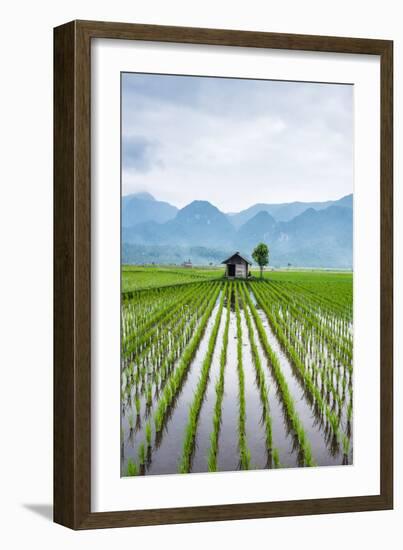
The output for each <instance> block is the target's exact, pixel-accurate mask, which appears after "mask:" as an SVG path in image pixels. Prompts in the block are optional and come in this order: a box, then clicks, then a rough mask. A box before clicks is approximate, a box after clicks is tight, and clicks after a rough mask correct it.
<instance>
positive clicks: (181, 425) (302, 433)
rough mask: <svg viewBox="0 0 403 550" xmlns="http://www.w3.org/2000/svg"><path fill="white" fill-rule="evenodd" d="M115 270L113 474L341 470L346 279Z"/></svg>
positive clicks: (346, 437)
mask: <svg viewBox="0 0 403 550" xmlns="http://www.w3.org/2000/svg"><path fill="white" fill-rule="evenodd" d="M223 274H224V270H223V268H220V269H214V268H206V269H203V268H178V267H172V268H171V267H166V268H160V267H155V266H152V267H137V266H124V267H123V270H122V291H123V294H122V297H123V299H122V367H121V405H122V414H121V446H122V448H121V474H122V475H123V476H127V475H129V476H133V475H145V474H147V475H149V474H168V473H188V472H207V471H229V470H237V469H263V468H279V467H312V466H324V465H326V466H330V465H342V464H351V463H352V460H353V434H352V416H353V405H352V404H353V362H352V357H353V325H352V318H353V310H352V306H353V284H352V283H353V276H352V273H342V272H330V271H310V270H303V271H291V270H284V271H267V272H265V273H264V278H263V280H260V279H259V278H258V274H259V273H258V271H255V270H254V271H253V275H256V277H252V278H251V279H250V280H248V281H227V280H226V279H225V278H224V277H223Z"/></svg>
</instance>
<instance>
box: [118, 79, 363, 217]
mask: <svg viewBox="0 0 403 550" xmlns="http://www.w3.org/2000/svg"><path fill="white" fill-rule="evenodd" d="M122 186H123V188H122V192H123V194H124V195H127V194H130V193H136V192H140V191H147V192H149V193H151V194H152V195H154V196H155V198H157V199H158V200H164V201H168V202H170V203H171V204H174V205H175V206H178V207H183V206H185V205H186V204H188V203H189V202H191V201H193V200H196V199H197V200H208V201H210V202H211V203H213V204H214V205H215V206H217V207H218V208H220V209H221V210H223V211H225V212H235V211H239V210H242V209H244V208H247V207H248V206H250V205H252V204H254V203H257V202H266V203H277V202H290V201H312V200H315V201H319V200H328V199H337V198H340V197H342V196H343V195H347V194H348V193H351V192H352V190H353V88H352V86H349V85H340V84H316V83H301V82H282V81H267V80H246V79H245V80H242V79H225V78H206V77H190V76H170V75H146V74H133V73H125V74H123V75H122Z"/></svg>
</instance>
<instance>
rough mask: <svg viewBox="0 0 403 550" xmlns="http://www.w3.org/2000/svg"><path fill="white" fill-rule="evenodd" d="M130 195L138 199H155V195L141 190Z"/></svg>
mask: <svg viewBox="0 0 403 550" xmlns="http://www.w3.org/2000/svg"><path fill="white" fill-rule="evenodd" d="M131 197H133V198H136V199H140V200H142V201H155V197H153V195H151V193H147V191H141V192H140V193H133V195H131Z"/></svg>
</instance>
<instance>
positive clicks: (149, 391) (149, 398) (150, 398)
mask: <svg viewBox="0 0 403 550" xmlns="http://www.w3.org/2000/svg"><path fill="white" fill-rule="evenodd" d="M152 402H153V392H152V386H151V384H148V386H147V406H148V407H151V405H152Z"/></svg>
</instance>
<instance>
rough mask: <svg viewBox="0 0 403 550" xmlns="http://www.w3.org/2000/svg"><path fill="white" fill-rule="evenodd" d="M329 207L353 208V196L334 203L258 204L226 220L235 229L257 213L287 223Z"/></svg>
mask: <svg viewBox="0 0 403 550" xmlns="http://www.w3.org/2000/svg"><path fill="white" fill-rule="evenodd" d="M329 206H344V207H348V208H352V207H353V195H346V196H345V197H342V198H341V199H339V200H336V201H325V202H290V203H284V204H265V203H259V204H254V205H253V206H250V207H249V208H246V210H242V211H241V212H237V213H231V214H228V219H229V220H230V222H231V223H232V224H233V225H234V226H235V227H236V228H238V227H240V226H241V225H243V224H244V223H246V222H247V221H248V220H250V219H251V218H253V216H255V215H256V214H257V213H258V212H262V211H263V212H267V213H269V214H270V215H271V216H273V218H274V219H275V220H276V221H278V222H281V221H284V222H286V221H289V220H292V219H293V218H295V217H296V216H299V214H302V213H303V212H305V210H308V209H309V208H313V209H314V210H324V209H325V208H328V207H329Z"/></svg>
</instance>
